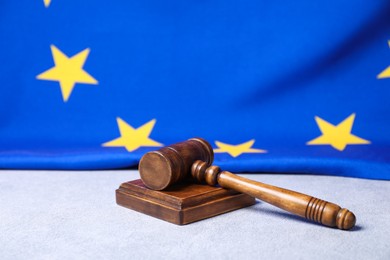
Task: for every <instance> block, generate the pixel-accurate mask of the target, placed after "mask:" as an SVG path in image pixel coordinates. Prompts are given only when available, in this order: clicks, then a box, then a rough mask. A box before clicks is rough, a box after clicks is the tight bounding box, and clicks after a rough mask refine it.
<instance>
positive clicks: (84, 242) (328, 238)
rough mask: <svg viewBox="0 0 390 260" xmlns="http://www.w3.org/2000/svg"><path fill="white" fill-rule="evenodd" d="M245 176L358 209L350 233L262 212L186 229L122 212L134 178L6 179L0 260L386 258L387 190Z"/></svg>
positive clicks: (121, 174)
mask: <svg viewBox="0 0 390 260" xmlns="http://www.w3.org/2000/svg"><path fill="white" fill-rule="evenodd" d="M244 176H245V177H248V178H251V179H254V180H258V181H262V182H265V183H269V184H273V185H277V186H280V187H284V188H288V189H292V190H297V191H300V192H302V193H307V194H310V195H313V196H316V197H319V198H322V199H326V200H328V201H331V202H335V203H337V204H339V205H340V206H342V207H346V208H348V209H350V210H352V211H353V212H354V213H355V214H356V216H357V221H358V222H357V226H356V228H355V229H354V230H353V231H341V230H338V229H332V228H327V227H323V226H320V225H317V224H312V223H310V222H307V221H305V220H303V219H301V218H299V217H295V216H292V215H290V214H289V213H286V212H284V211H282V210H279V209H277V208H275V207H273V206H271V205H268V204H266V203H263V202H258V203H257V204H256V205H254V206H252V207H249V208H245V209H240V210H237V211H233V212H230V213H226V214H223V215H220V216H217V217H213V218H210V219H207V220H202V221H199V222H196V223H193V224H189V225H186V226H176V225H174V224H170V223H167V222H164V221H162V220H159V219H155V218H152V217H149V216H147V215H143V214H141V213H138V212H135V211H132V210H129V209H126V208H123V207H120V206H117V205H116V204H115V189H116V188H117V187H118V186H119V185H120V184H121V183H122V182H125V181H129V180H133V179H137V178H139V174H138V172H137V171H6V170H3V171H0V205H1V208H0V259H156V258H159V259H213V260H215V259H333V260H334V259H390V202H389V199H390V182H387V181H373V180H364V179H354V178H342V177H327V176H313V175H262V174H248V175H244Z"/></svg>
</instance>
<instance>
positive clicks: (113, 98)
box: [0, 0, 390, 179]
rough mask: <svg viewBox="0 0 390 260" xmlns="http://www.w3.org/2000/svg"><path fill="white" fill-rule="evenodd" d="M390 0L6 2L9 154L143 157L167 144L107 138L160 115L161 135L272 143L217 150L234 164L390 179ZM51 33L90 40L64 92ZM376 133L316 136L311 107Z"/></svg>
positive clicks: (0, 125) (115, 162) (2, 89)
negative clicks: (53, 77)
mask: <svg viewBox="0 0 390 260" xmlns="http://www.w3.org/2000/svg"><path fill="white" fill-rule="evenodd" d="M389 39H390V3H389V1H363V0H360V1H359V0H354V1H350V0H348V1H336V0H330V1H326V2H321V3H316V2H310V1H303V0H300V1H294V2H278V1H241V2H237V1H152V0H149V1H148V0H144V1H114V2H106V1H70V0H68V1H59V0H52V1H51V4H50V6H49V7H48V8H45V6H44V4H43V1H28V2H26V1H11V0H8V1H7V0H6V1H2V2H1V3H0V61H1V65H0V167H1V168H19V169H108V168H123V167H131V166H136V165H137V163H138V160H139V159H140V158H141V156H142V155H143V154H144V153H145V152H146V151H149V150H154V149H158V147H156V148H153V147H140V148H139V149H137V150H135V151H133V152H128V151H127V150H126V149H125V148H123V147H116V148H115V147H103V146H102V144H103V143H105V142H108V141H110V140H113V139H115V138H117V137H119V136H120V134H119V130H118V125H117V121H116V118H117V117H120V118H122V119H123V120H124V121H126V122H127V123H128V124H130V125H131V126H133V127H134V128H137V127H140V126H141V125H143V124H145V123H147V122H148V121H150V120H152V119H156V124H155V126H154V128H153V131H152V132H151V135H150V138H152V139H153V140H156V141H158V142H160V143H163V144H164V145H168V144H171V143H175V142H178V141H183V140H186V139H188V138H191V137H195V136H199V137H203V138H205V139H207V140H208V141H210V143H211V144H212V145H213V146H214V147H215V148H216V146H215V143H214V142H215V141H220V142H224V143H229V144H239V143H244V142H247V141H249V140H252V139H255V144H254V145H253V148H256V149H264V150H267V153H243V154H241V155H240V156H238V157H232V156H231V155H229V154H227V153H218V154H216V159H215V164H218V165H220V166H221V167H223V168H224V169H226V170H231V171H238V172H243V171H245V172H290V173H295V172H299V173H315V174H330V175H343V176H354V177H364V178H376V179H390V164H389V162H390V155H389V154H390V137H389V133H390V121H389V112H390V102H389V97H390V78H387V79H386V78H383V79H378V78H377V75H378V74H379V73H380V72H382V71H383V70H384V69H386V68H387V67H388V66H389V65H390V48H389V45H388V40H389ZM50 45H55V46H56V47H57V48H58V49H60V50H61V51H62V52H63V53H64V54H66V55H68V56H69V57H71V56H73V55H75V54H77V53H79V52H81V51H82V50H84V49H86V48H90V50H91V52H90V54H89V56H88V58H87V59H86V62H85V64H84V67H83V69H84V70H85V71H87V72H88V73H89V74H90V75H92V76H93V77H94V78H95V79H96V80H97V81H98V84H97V85H88V84H80V83H77V84H76V85H75V87H74V89H73V92H72V93H71V96H70V98H69V100H68V101H67V102H64V101H63V99H62V97H61V92H60V86H59V83H58V82H54V81H44V80H38V79H37V75H39V74H40V73H42V72H44V71H45V70H47V69H49V68H51V67H53V66H54V63H53V57H52V53H51V50H50ZM353 113H355V114H356V118H355V121H354V124H353V128H352V133H353V134H355V135H357V136H359V137H361V138H364V139H367V140H369V141H370V142H371V143H370V144H367V145H347V147H346V148H345V149H344V150H343V151H338V150H336V149H334V148H333V147H331V146H330V145H315V146H314V145H307V144H306V143H307V142H308V141H310V140H312V139H314V138H316V137H318V136H320V135H321V132H320V130H319V128H318V126H317V124H316V121H315V120H314V117H315V116H318V117H321V118H323V119H324V120H326V121H328V122H329V123H331V124H334V125H337V124H338V123H340V122H341V121H343V120H344V119H345V118H347V117H348V116H350V115H351V114H353Z"/></svg>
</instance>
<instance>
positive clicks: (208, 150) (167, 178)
mask: <svg viewBox="0 0 390 260" xmlns="http://www.w3.org/2000/svg"><path fill="white" fill-rule="evenodd" d="M197 160H202V161H204V162H205V163H206V164H207V165H208V166H210V165H211V163H212V162H213V160H214V152H213V148H212V147H211V145H210V144H209V143H208V142H207V141H206V140H204V139H202V138H191V139H189V140H187V141H184V142H181V143H177V144H173V145H170V146H166V147H163V148H161V149H160V150H157V151H153V152H148V153H146V154H145V155H144V156H143V157H142V158H141V161H140V162H139V166H138V170H139V173H140V175H141V179H142V181H143V183H144V184H145V185H146V186H147V187H148V188H150V189H152V190H163V189H165V188H167V187H168V186H170V185H171V184H174V183H177V182H179V181H181V180H183V179H185V178H186V177H188V176H189V175H190V172H191V166H192V164H193V163H194V162H195V161H197Z"/></svg>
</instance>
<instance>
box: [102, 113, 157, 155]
mask: <svg viewBox="0 0 390 260" xmlns="http://www.w3.org/2000/svg"><path fill="white" fill-rule="evenodd" d="M116 121H117V123H118V127H119V131H120V133H121V137H118V138H116V139H114V140H112V141H109V142H107V143H104V144H102V145H103V146H106V147H107V146H110V147H125V148H126V150H127V151H128V152H132V151H135V150H137V149H138V148H140V147H141V146H162V145H163V144H161V143H158V142H156V141H154V140H152V139H150V138H149V135H150V133H151V132H152V129H153V127H154V124H155V123H156V119H153V120H150V121H149V122H147V123H146V124H144V125H142V126H140V127H138V128H137V129H134V128H133V127H132V126H131V125H129V124H127V123H126V122H125V121H123V120H122V119H121V118H119V117H117V118H116Z"/></svg>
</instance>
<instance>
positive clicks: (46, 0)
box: [43, 0, 51, 8]
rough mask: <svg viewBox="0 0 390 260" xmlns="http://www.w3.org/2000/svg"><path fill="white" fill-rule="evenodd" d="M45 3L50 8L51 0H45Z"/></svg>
mask: <svg viewBox="0 0 390 260" xmlns="http://www.w3.org/2000/svg"><path fill="white" fill-rule="evenodd" d="M43 3H44V4H45V7H46V8H48V7H49V5H50V3H51V0H43Z"/></svg>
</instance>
